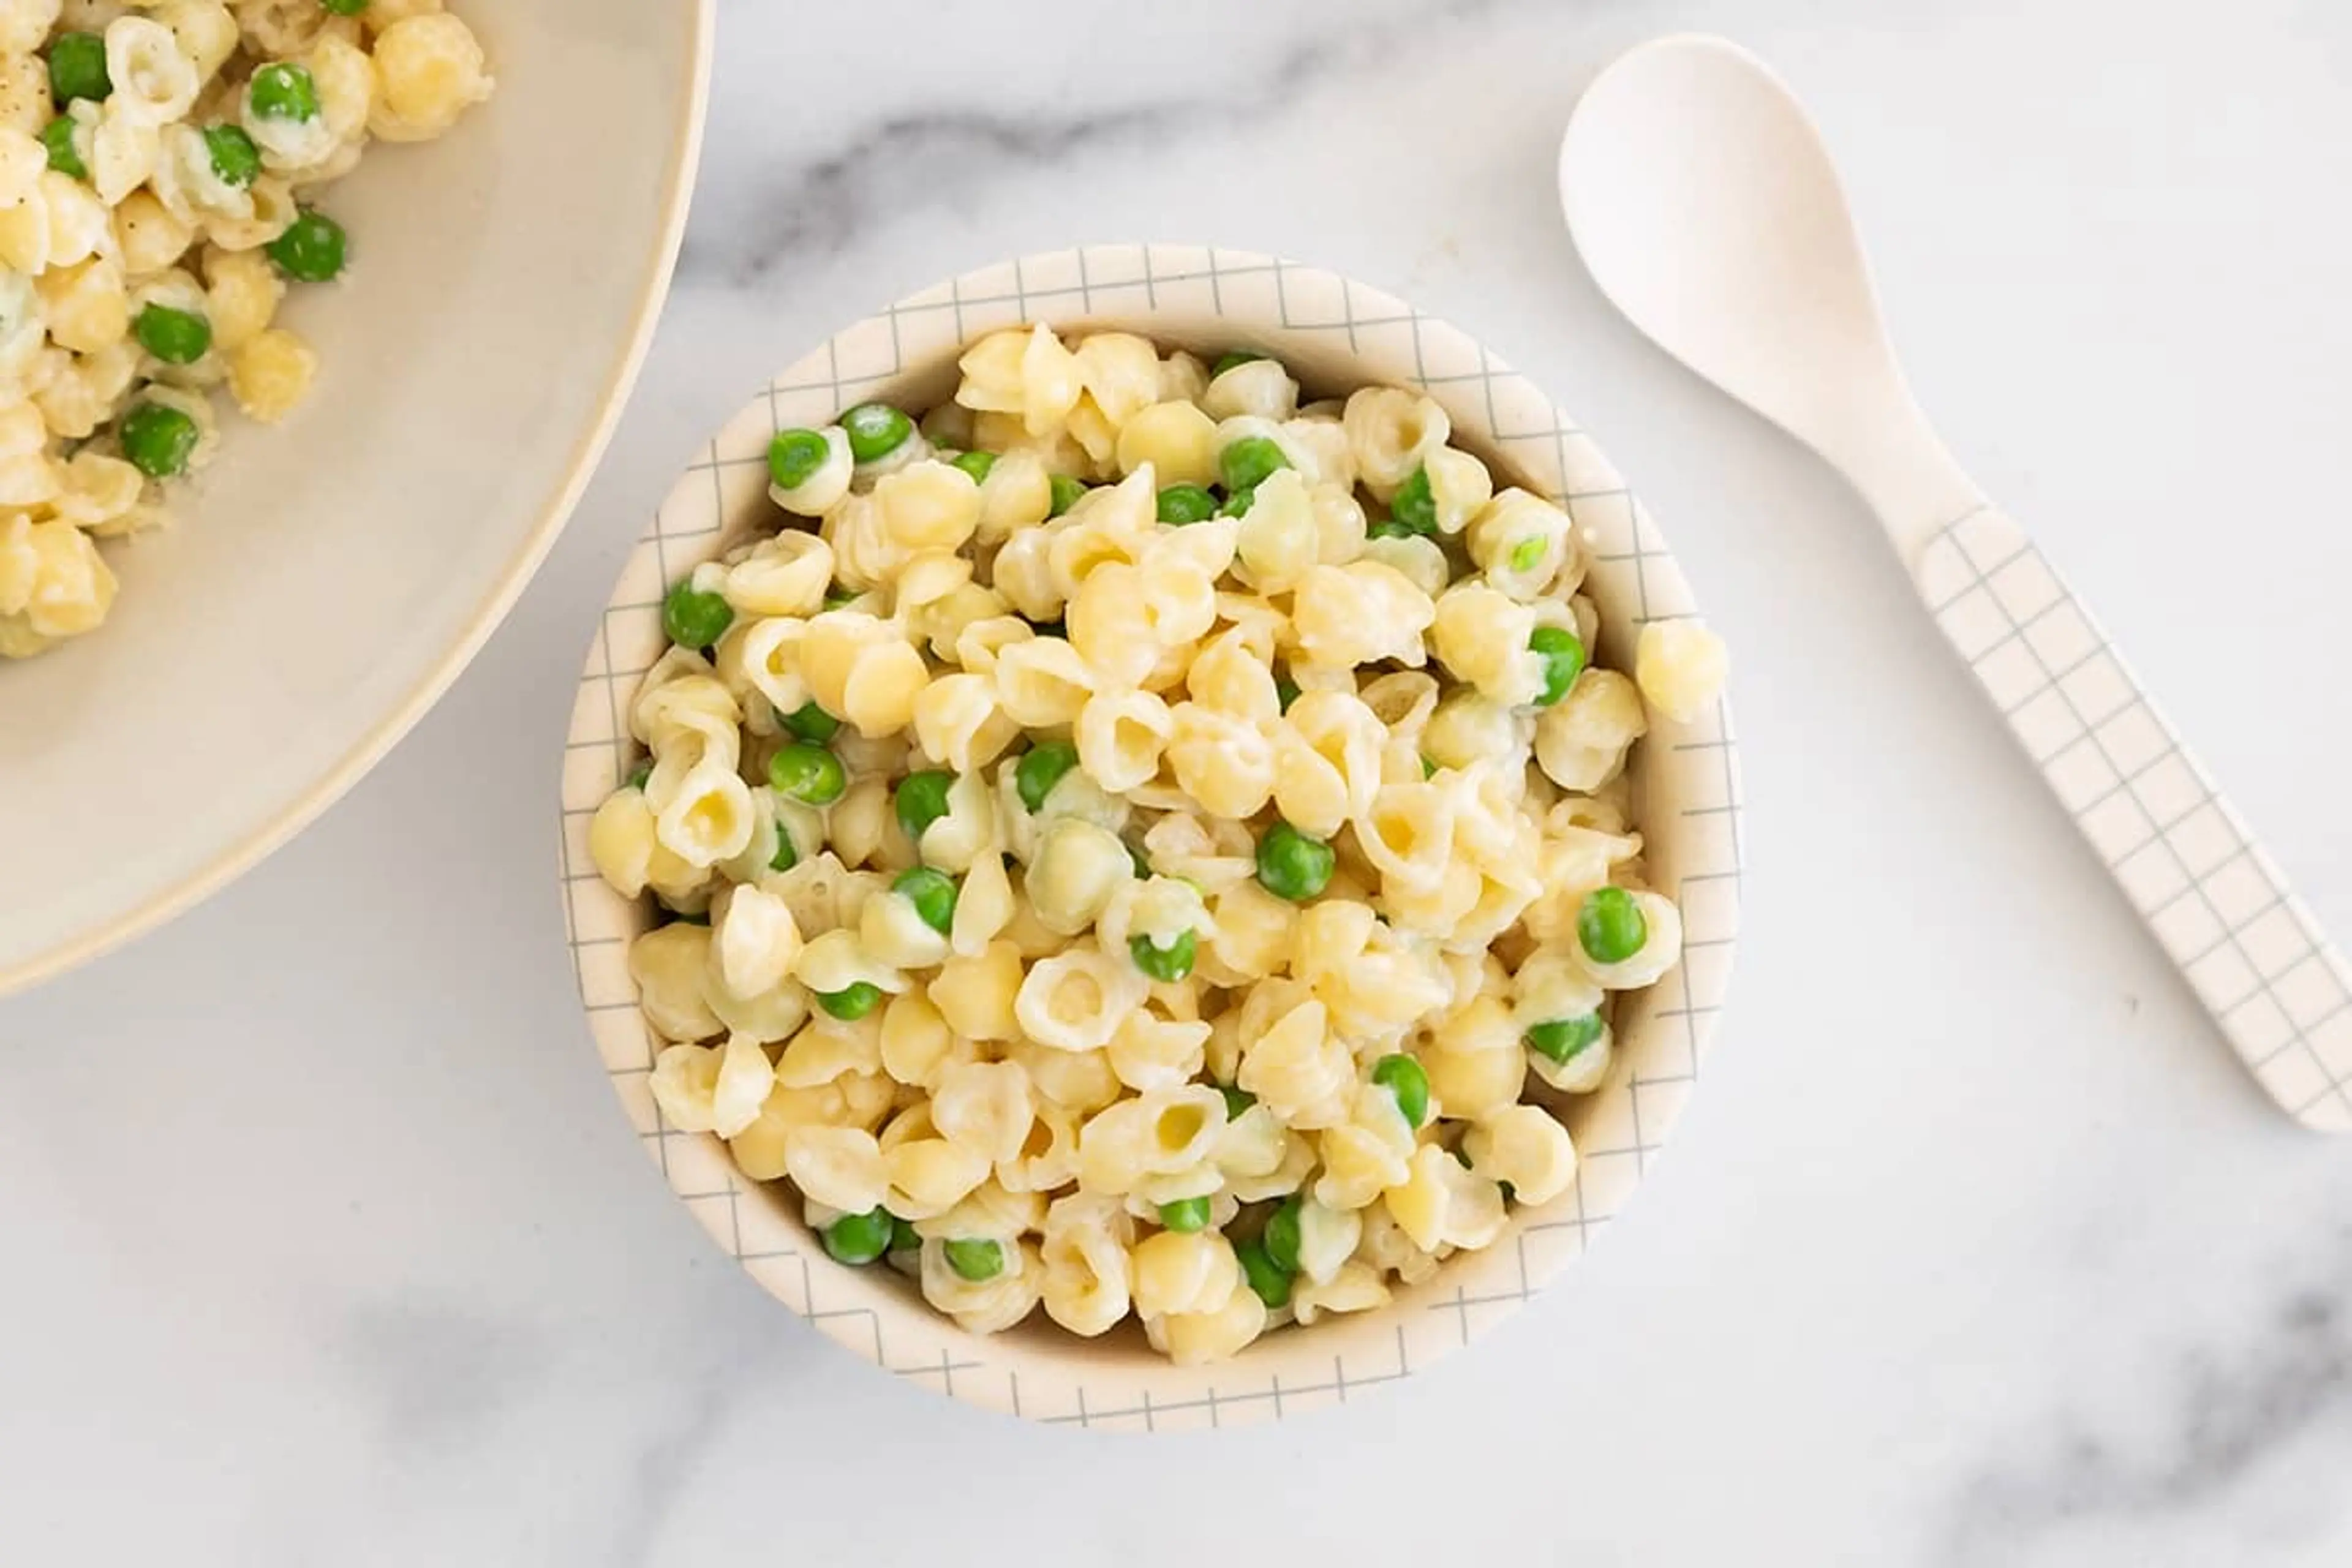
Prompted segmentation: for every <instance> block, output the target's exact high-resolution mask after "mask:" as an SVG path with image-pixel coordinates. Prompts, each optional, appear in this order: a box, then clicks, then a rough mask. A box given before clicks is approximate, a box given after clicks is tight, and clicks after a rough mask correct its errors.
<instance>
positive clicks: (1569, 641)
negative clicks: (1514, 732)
mask: <svg viewBox="0 0 2352 1568" xmlns="http://www.w3.org/2000/svg"><path fill="white" fill-rule="evenodd" d="M1528 649H1529V651H1531V652H1533V653H1534V654H1535V655H1536V656H1537V657H1538V658H1541V659H1542V660H1543V671H1544V683H1543V691H1542V694H1541V695H1539V696H1538V697H1537V699H1536V706H1537V707H1538V708H1549V707H1550V706H1551V705H1552V704H1553V703H1555V702H1557V701H1559V700H1560V699H1561V698H1563V697H1565V696H1567V695H1568V689H1569V688H1570V687H1571V686H1574V685H1575V684H1576V678H1577V677H1578V676H1580V675H1581V674H1583V673H1584V639H1583V638H1581V637H1578V636H1577V635H1576V634H1575V633H1574V632H1572V631H1570V630H1569V629H1568V628H1567V627H1566V626H1538V627H1537V628H1536V629H1535V630H1533V631H1531V632H1529V633H1528Z"/></svg>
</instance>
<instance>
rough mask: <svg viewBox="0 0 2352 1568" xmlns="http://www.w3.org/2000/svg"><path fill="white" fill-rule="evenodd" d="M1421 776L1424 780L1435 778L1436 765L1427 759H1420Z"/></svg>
mask: <svg viewBox="0 0 2352 1568" xmlns="http://www.w3.org/2000/svg"><path fill="white" fill-rule="evenodd" d="M1421 776H1422V777H1423V778H1425V779H1433V778H1435V777H1436V776H1437V764H1436V763H1434V762H1433V761H1431V760H1430V759H1429V758H1427V757H1423V758H1422V759H1421Z"/></svg>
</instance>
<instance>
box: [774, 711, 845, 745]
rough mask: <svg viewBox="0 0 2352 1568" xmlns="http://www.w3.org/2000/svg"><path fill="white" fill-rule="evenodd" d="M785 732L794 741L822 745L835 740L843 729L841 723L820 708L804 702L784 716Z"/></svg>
mask: <svg viewBox="0 0 2352 1568" xmlns="http://www.w3.org/2000/svg"><path fill="white" fill-rule="evenodd" d="M783 721H784V731H785V733H787V734H789V735H791V736H792V737H793V739H794V740H799V741H815V742H819V743H820V744H822V743H823V742H826V741H830V740H832V739H833V737H834V736H835V733H837V732H838V731H840V729H841V721H840V720H838V719H836V718H835V717H834V716H833V715H832V714H830V713H828V712H826V711H825V710H824V709H822V708H820V707H818V706H817V705H816V704H815V703H814V702H813V701H812V702H803V703H802V704H801V705H800V706H799V707H797V708H795V709H793V710H792V711H791V712H789V713H787V714H785V715H783Z"/></svg>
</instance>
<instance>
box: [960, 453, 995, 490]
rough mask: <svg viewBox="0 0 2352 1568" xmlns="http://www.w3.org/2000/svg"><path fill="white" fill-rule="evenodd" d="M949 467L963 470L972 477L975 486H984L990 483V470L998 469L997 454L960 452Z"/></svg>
mask: <svg viewBox="0 0 2352 1568" xmlns="http://www.w3.org/2000/svg"><path fill="white" fill-rule="evenodd" d="M949 467H950V468H961V469H962V470H963V471H964V472H965V473H967V474H970V475H971V482H972V483H973V484H976V485H984V484H986V483H988V474H989V470H990V469H992V468H995V467H996V454H995V453H993V452H958V453H957V454H956V455H955V458H954V459H953V460H952V461H951V462H950V464H949Z"/></svg>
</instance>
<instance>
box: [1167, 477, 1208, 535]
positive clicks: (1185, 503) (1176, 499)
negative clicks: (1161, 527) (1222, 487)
mask: <svg viewBox="0 0 2352 1568" xmlns="http://www.w3.org/2000/svg"><path fill="white" fill-rule="evenodd" d="M1216 515H1217V498H1216V497H1214V496H1213V495H1211V494H1210V493H1209V492H1208V491H1207V490H1205V489H1202V488H1201V487H1200V486H1199V485H1170V486H1168V487H1167V488H1166V489H1162V490H1161V491H1160V511H1159V516H1160V521H1162V522H1172V523H1175V524H1177V525H1178V526H1180V527H1181V526H1182V525H1183V524H1185V523H1188V522H1206V521H1208V520H1209V519H1211V518H1213V517H1214V516H1216Z"/></svg>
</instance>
